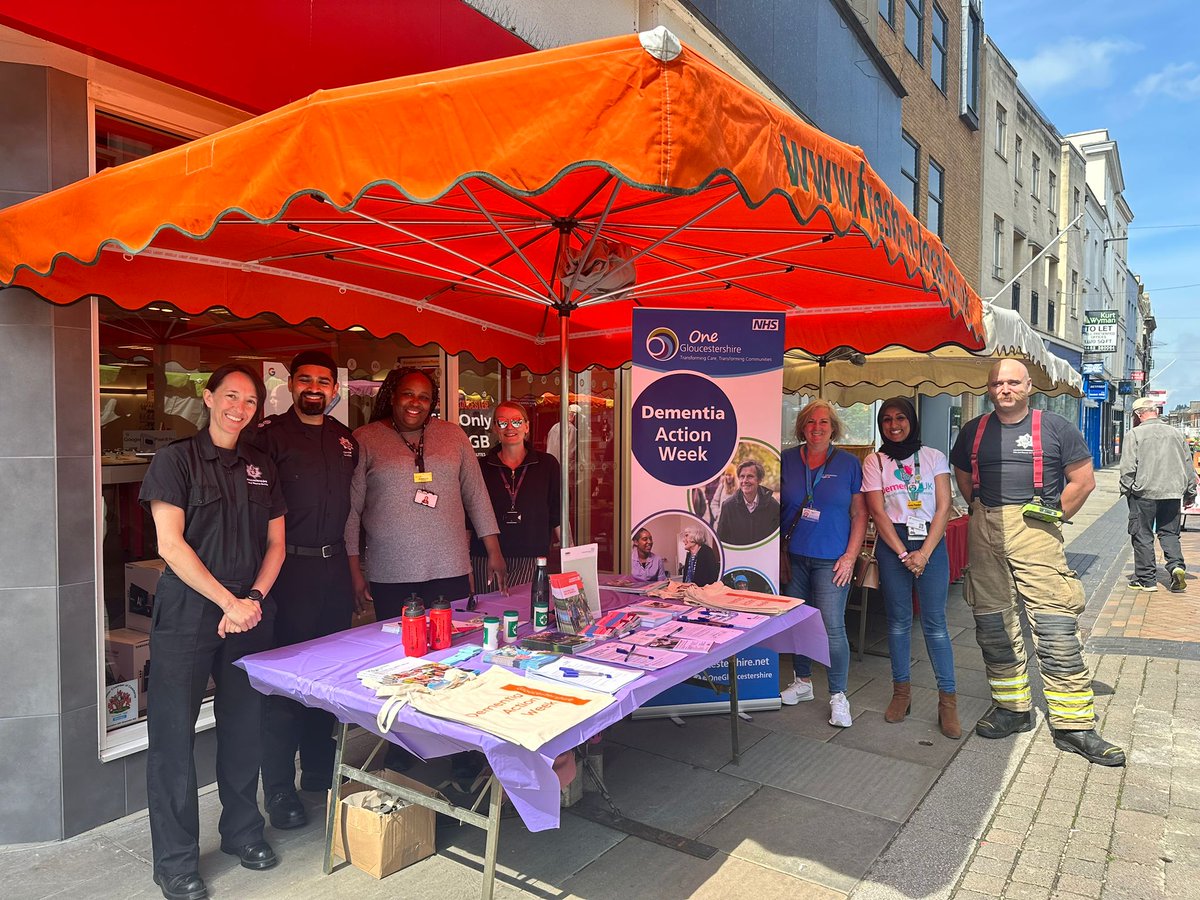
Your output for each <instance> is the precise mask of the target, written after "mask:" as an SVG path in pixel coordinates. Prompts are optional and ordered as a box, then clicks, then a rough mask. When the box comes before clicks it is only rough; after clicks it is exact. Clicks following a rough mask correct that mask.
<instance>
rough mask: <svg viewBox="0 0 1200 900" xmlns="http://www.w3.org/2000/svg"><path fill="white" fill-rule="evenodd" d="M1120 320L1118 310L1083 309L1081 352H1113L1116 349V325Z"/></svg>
mask: <svg viewBox="0 0 1200 900" xmlns="http://www.w3.org/2000/svg"><path fill="white" fill-rule="evenodd" d="M1120 321H1121V313H1120V311H1119V310H1115V309H1093V310H1085V311H1084V313H1083V352H1084V353H1113V352H1115V351H1116V349H1117V325H1118V323H1119V322H1120Z"/></svg>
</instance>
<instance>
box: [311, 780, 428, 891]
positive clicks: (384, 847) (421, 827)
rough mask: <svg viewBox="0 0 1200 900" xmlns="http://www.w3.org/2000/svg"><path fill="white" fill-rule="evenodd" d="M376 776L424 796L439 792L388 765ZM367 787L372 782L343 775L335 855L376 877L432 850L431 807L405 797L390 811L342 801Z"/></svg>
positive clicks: (422, 856) (335, 834)
mask: <svg viewBox="0 0 1200 900" xmlns="http://www.w3.org/2000/svg"><path fill="white" fill-rule="evenodd" d="M376 777H378V778H382V779H383V780H384V781H387V782H390V783H391V784H394V785H398V786H399V787H401V788H404V789H406V790H408V791H416V792H418V793H420V794H422V795H424V796H426V797H437V796H438V793H437V791H435V790H434V789H433V788H430V787H427V786H425V785H423V784H421V783H420V782H419V781H413V780H412V779H411V778H405V777H404V776H403V775H401V774H400V773H399V772H393V771H391V770H390V769H385V770H384V771H382V772H378V773H376ZM370 790H373V788H371V787H369V786H368V785H365V784H362V783H361V782H358V781H347V782H346V783H345V784H343V785H342V786H341V788H340V789H339V791H338V796H339V797H340V801H339V803H338V804H337V809H336V812H335V814H334V822H333V854H334V856H339V857H341V858H342V859H344V860H346V861H347V862H348V863H350V864H351V865H353V866H355V867H356V868H359V869H362V870H363V871H364V872H366V873H367V874H368V875H373V876H374V877H376V878H384V877H385V876H387V875H391V874H392V873H393V872H398V871H400V870H401V869H403V868H404V867H405V866H410V865H412V864H413V863H415V862H419V861H420V860H422V859H424V858H425V857H427V856H432V855H433V853H434V850H435V849H436V848H435V844H434V825H435V819H436V815H435V813H434V811H433V810H432V809H427V808H426V807H423V806H419V805H417V804H415V803H405V805H404V806H402V807H400V808H398V809H396V810H394V811H392V812H389V813H380V812H374V811H372V810H369V809H364V808H363V807H361V806H353V805H351V804H349V803H347V798H348V797H350V796H351V795H354V794H361V793H365V792H366V791H370Z"/></svg>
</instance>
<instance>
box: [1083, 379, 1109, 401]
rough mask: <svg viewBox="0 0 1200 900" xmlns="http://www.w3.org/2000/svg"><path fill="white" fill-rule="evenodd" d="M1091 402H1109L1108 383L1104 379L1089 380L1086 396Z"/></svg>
mask: <svg viewBox="0 0 1200 900" xmlns="http://www.w3.org/2000/svg"><path fill="white" fill-rule="evenodd" d="M1084 396H1086V397H1087V398H1088V399H1089V400H1099V401H1101V402H1104V401H1106V400H1108V382H1107V381H1105V380H1104V379H1103V378H1088V379H1087V391H1086V393H1085V394H1084Z"/></svg>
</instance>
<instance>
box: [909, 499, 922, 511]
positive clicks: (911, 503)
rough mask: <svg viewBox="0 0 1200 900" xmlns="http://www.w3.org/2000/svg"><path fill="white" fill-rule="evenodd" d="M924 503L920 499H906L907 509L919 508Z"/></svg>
mask: <svg viewBox="0 0 1200 900" xmlns="http://www.w3.org/2000/svg"><path fill="white" fill-rule="evenodd" d="M924 505H925V504H923V503H922V502H921V501H920V500H909V501H908V508H909V509H920V508H921V507H922V506H924Z"/></svg>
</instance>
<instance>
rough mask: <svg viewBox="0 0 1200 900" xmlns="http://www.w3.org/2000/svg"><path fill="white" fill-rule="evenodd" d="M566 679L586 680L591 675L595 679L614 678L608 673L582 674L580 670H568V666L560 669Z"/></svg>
mask: <svg viewBox="0 0 1200 900" xmlns="http://www.w3.org/2000/svg"><path fill="white" fill-rule="evenodd" d="M558 671H560V672H562V674H563V676H564V677H566V678H584V677H587V676H588V675H591V676H592V677H594V678H612V675H610V674H609V673H608V672H580V671H579V670H578V669H568V668H567V667H566V666H564V667H563V668H561V669H559V670H558Z"/></svg>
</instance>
